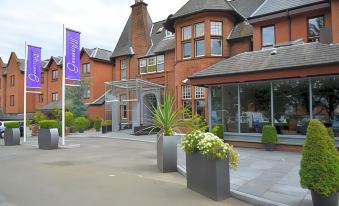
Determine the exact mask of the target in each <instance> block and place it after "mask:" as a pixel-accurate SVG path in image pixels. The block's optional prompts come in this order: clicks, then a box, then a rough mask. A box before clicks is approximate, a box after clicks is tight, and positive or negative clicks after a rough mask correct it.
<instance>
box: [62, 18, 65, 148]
mask: <svg viewBox="0 0 339 206" xmlns="http://www.w3.org/2000/svg"><path fill="white" fill-rule="evenodd" d="M62 31H63V49H62V53H63V55H62V62H63V66H62V112H61V113H62V115H61V116H62V127H61V128H62V145H65V106H66V105H65V104H66V101H65V73H66V71H65V70H66V51H65V49H66V37H65V25H64V24H63V25H62Z"/></svg>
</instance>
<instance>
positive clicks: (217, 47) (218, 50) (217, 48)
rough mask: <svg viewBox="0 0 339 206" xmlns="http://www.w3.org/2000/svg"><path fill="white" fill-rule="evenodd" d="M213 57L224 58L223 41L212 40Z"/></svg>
mask: <svg viewBox="0 0 339 206" xmlns="http://www.w3.org/2000/svg"><path fill="white" fill-rule="evenodd" d="M211 55H212V56H222V40H221V39H211Z"/></svg>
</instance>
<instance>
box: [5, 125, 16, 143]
mask: <svg viewBox="0 0 339 206" xmlns="http://www.w3.org/2000/svg"><path fill="white" fill-rule="evenodd" d="M4 141H5V145H6V146H14V145H19V144H20V124H19V122H6V123H5V134H4Z"/></svg>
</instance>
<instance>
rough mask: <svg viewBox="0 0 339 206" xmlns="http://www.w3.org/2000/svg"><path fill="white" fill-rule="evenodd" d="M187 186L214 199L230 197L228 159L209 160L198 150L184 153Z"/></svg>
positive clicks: (219, 199)
mask: <svg viewBox="0 0 339 206" xmlns="http://www.w3.org/2000/svg"><path fill="white" fill-rule="evenodd" d="M186 178H187V187H188V188H189V189H191V190H193V191H195V192H198V193H200V194H202V195H204V196H206V197H209V198H211V199H213V200H215V201H221V200H224V199H226V198H228V197H230V195H231V194H230V173H229V163H228V159H225V160H210V159H207V158H205V157H203V156H202V155H201V154H200V153H199V152H193V153H186Z"/></svg>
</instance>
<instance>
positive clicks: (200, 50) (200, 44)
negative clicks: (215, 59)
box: [195, 39, 205, 57]
mask: <svg viewBox="0 0 339 206" xmlns="http://www.w3.org/2000/svg"><path fill="white" fill-rule="evenodd" d="M204 55H205V40H204V39H201V40H196V41H195V56H196V57H200V56H204Z"/></svg>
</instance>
